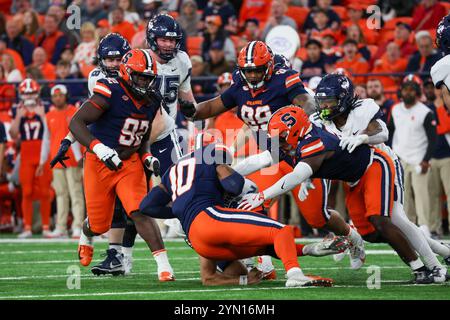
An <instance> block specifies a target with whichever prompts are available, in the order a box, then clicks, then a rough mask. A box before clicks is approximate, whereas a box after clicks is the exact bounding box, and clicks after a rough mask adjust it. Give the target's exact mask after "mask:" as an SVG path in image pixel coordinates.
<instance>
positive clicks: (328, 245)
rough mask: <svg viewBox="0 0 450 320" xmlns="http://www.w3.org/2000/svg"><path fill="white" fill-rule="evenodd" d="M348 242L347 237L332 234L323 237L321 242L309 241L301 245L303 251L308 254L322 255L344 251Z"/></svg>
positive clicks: (348, 244)
mask: <svg viewBox="0 0 450 320" xmlns="http://www.w3.org/2000/svg"><path fill="white" fill-rule="evenodd" d="M349 246H350V243H349V241H348V238H347V237H344V236H334V237H330V238H324V239H323V240H322V241H321V242H315V243H309V244H306V245H305V246H304V247H303V253H304V254H305V255H308V256H314V257H322V256H327V255H330V254H338V253H341V252H344V251H345V250H346V249H347V248H348V247H349Z"/></svg>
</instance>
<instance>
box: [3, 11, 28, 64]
mask: <svg viewBox="0 0 450 320" xmlns="http://www.w3.org/2000/svg"><path fill="white" fill-rule="evenodd" d="M20 27H21V24H19V23H18V21H17V19H11V20H9V21H8V22H7V23H6V37H5V41H6V45H7V46H8V48H10V49H13V50H16V51H17V52H18V53H19V54H20V56H21V57H22V59H23V62H24V63H25V65H29V64H30V63H31V55H32V53H33V49H34V45H33V44H32V43H31V42H30V41H29V40H28V39H27V38H25V37H24V36H22V35H21V34H20V31H21V28H20Z"/></svg>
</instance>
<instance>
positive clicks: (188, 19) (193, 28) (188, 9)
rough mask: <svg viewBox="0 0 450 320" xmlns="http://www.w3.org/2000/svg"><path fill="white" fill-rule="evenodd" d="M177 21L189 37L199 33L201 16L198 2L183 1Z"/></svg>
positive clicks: (192, 0) (191, 0)
mask: <svg viewBox="0 0 450 320" xmlns="http://www.w3.org/2000/svg"><path fill="white" fill-rule="evenodd" d="M177 21H178V23H179V24H180V26H181V28H183V30H184V32H185V33H186V35H187V36H188V37H195V36H197V35H198V30H199V28H200V25H199V23H200V17H199V15H198V14H197V3H196V2H195V1H194V0H184V1H183V4H182V5H181V10H180V15H179V16H178V18H177Z"/></svg>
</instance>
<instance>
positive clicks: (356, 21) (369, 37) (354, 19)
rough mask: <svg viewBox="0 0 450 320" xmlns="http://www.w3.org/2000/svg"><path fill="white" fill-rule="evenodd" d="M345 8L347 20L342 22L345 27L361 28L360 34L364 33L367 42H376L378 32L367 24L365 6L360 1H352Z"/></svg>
mask: <svg viewBox="0 0 450 320" xmlns="http://www.w3.org/2000/svg"><path fill="white" fill-rule="evenodd" d="M347 9H348V11H347V15H348V20H347V21H344V22H343V23H342V24H343V26H344V27H345V28H346V29H348V28H349V27H350V26H358V27H359V28H360V30H361V34H363V35H364V39H365V41H366V42H367V43H368V44H377V40H378V32H377V30H376V29H370V28H369V27H368V26H367V23H368V21H367V19H365V18H364V11H365V10H366V6H365V5H364V4H361V3H356V2H352V3H350V4H349V5H348V6H347ZM347 38H348V34H347ZM366 59H367V57H366ZM367 60H369V59H367Z"/></svg>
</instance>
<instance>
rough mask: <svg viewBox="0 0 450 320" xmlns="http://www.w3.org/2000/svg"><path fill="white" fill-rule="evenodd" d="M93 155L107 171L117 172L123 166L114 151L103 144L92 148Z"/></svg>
mask: <svg viewBox="0 0 450 320" xmlns="http://www.w3.org/2000/svg"><path fill="white" fill-rule="evenodd" d="M92 151H94V153H95V155H96V156H97V157H98V158H99V159H100V160H101V161H102V162H103V163H104V164H105V165H106V166H107V167H108V169H109V170H112V171H117V170H119V169H120V168H122V166H123V162H122V160H120V158H119V154H118V153H117V151H116V150H114V149H111V148H110V147H107V146H105V145H104V144H103V143H97V144H96V145H95V146H94V147H93V148H92Z"/></svg>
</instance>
